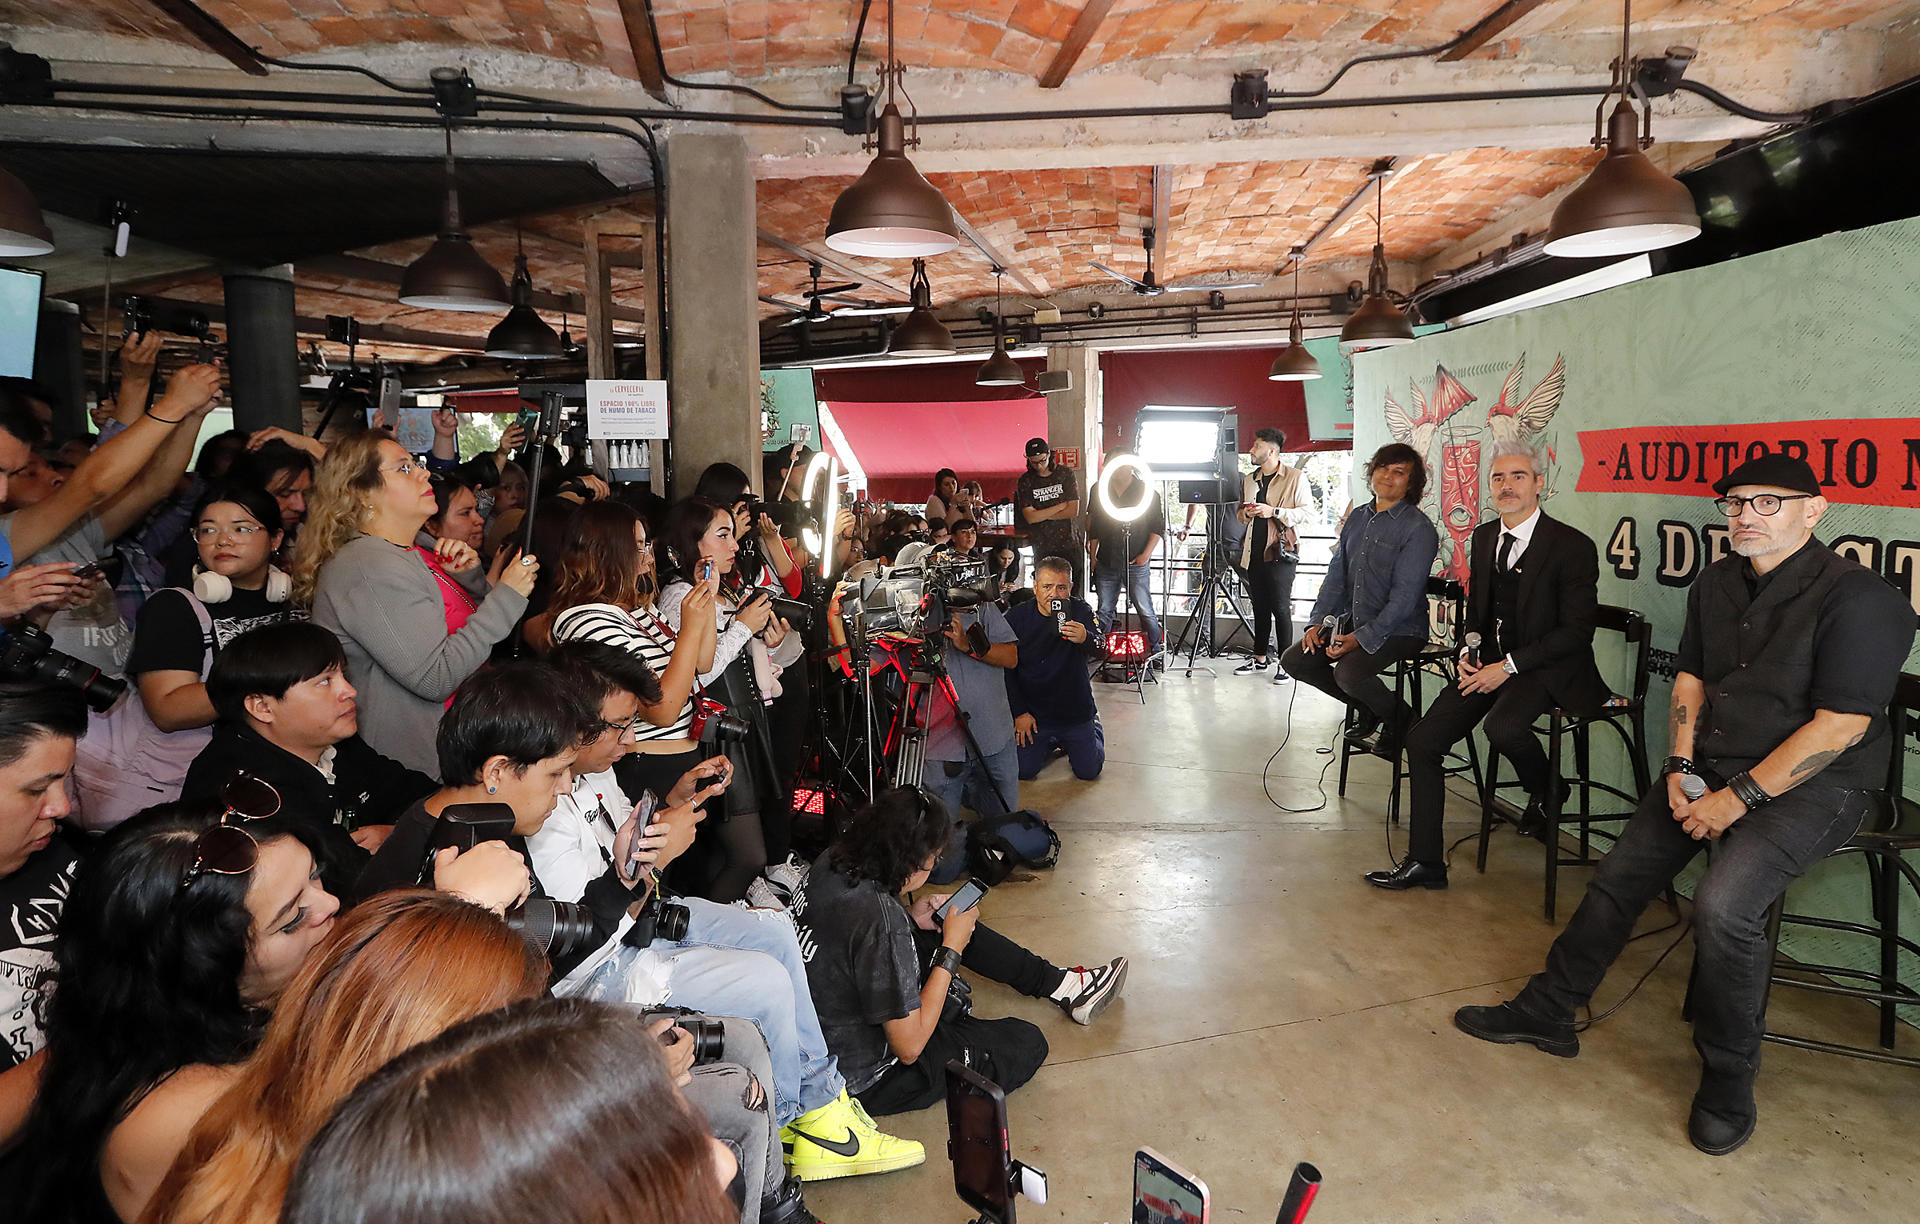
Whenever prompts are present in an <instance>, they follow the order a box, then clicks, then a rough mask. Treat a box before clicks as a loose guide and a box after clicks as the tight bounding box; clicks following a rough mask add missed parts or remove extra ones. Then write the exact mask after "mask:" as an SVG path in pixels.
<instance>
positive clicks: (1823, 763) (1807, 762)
mask: <svg viewBox="0 0 1920 1224" xmlns="http://www.w3.org/2000/svg"><path fill="white" fill-rule="evenodd" d="M1855 742H1858V741H1855ZM1839 759H1840V753H1839V752H1838V751H1832V750H1829V751H1827V752H1816V753H1814V754H1813V755H1812V756H1810V757H1807V758H1805V759H1803V760H1802V761H1801V762H1800V763H1799V764H1798V765H1795V766H1794V767H1793V775H1792V776H1793V777H1794V778H1805V777H1806V776H1808V775H1809V774H1817V773H1819V772H1820V771H1821V770H1823V769H1825V768H1826V767H1827V766H1829V765H1831V764H1833V763H1834V762H1835V761H1837V760H1839Z"/></svg>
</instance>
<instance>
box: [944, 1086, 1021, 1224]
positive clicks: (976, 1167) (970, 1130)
mask: <svg viewBox="0 0 1920 1224" xmlns="http://www.w3.org/2000/svg"><path fill="white" fill-rule="evenodd" d="M947 1159H949V1160H951V1161H952V1162H953V1190H954V1193H955V1194H958V1195H959V1196H960V1201H961V1202H963V1203H965V1204H966V1205H967V1206H969V1207H971V1208H973V1209H974V1210H975V1211H977V1212H979V1213H980V1217H981V1219H983V1220H988V1221H994V1222H996V1224H1014V1218H1013V1214H1014V1213H1013V1152H1012V1148H1011V1146H1010V1144H1009V1142H1008V1139H1007V1094H1006V1093H1004V1092H1002V1091H1001V1090H1000V1086H999V1085H998V1084H996V1083H994V1082H993V1081H992V1080H990V1079H988V1078H987V1077H986V1076H984V1075H981V1074H980V1073H979V1072H978V1071H975V1070H973V1069H972V1068H970V1067H967V1066H965V1065H964V1064H962V1063H961V1062H959V1061H958V1060H957V1059H956V1060H954V1061H952V1062H949V1063H948V1064H947Z"/></svg>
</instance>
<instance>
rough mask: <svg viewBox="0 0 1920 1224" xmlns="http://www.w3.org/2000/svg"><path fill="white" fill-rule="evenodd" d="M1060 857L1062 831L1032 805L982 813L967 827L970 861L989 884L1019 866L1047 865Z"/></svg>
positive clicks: (974, 872) (996, 882)
mask: <svg viewBox="0 0 1920 1224" xmlns="http://www.w3.org/2000/svg"><path fill="white" fill-rule="evenodd" d="M1059 860H1060V835H1059V834H1058V833H1055V832H1054V831H1053V826H1052V825H1049V824H1048V823H1047V822H1046V818H1045V817H1043V816H1041V815H1040V814H1039V813H1038V812H1035V811H1033V810H1031V809H1029V808H1021V809H1020V810H1019V811H1017V812H1008V813H1007V814H1005V815H1004V816H982V817H981V818H980V819H978V820H976V821H974V822H973V824H972V825H971V826H970V827H969V828H968V829H967V864H968V866H969V867H971V868H972V870H973V874H974V875H976V876H978V877H979V878H980V880H981V882H982V883H984V884H987V885H988V886H992V885H996V884H999V883H1000V882H1001V881H1003V880H1005V879H1006V878H1007V876H1009V875H1010V874H1012V872H1013V869H1014V868H1016V867H1034V868H1046V867H1051V866H1053V865H1054V864H1055V863H1056V862H1058V861H1059Z"/></svg>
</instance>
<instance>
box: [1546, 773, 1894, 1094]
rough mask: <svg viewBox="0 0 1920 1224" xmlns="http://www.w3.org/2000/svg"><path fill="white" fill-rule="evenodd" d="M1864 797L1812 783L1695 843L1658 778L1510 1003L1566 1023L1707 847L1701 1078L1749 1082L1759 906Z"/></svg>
mask: <svg viewBox="0 0 1920 1224" xmlns="http://www.w3.org/2000/svg"><path fill="white" fill-rule="evenodd" d="M1707 764H1709V765H1711V764H1713V762H1711V761H1709V762H1707ZM1872 798H1873V796H1872V793H1871V792H1869V791H1864V790H1844V789H1842V788H1840V787H1837V786H1822V785H1820V783H1819V781H1818V780H1817V779H1816V780H1814V781H1812V782H1807V783H1803V784H1802V785H1800V786H1797V787H1795V788H1794V789H1792V790H1790V791H1788V792H1786V793H1785V794H1783V795H1781V796H1780V797H1779V798H1778V799H1775V800H1774V801H1773V802H1772V803H1769V804H1767V805H1766V806H1765V807H1762V808H1760V809H1758V810H1756V811H1752V812H1749V813H1747V814H1746V815H1745V816H1742V817H1741V818H1740V819H1739V820H1737V821H1735V822H1734V823H1733V824H1732V825H1731V826H1729V827H1728V829H1727V831H1726V833H1724V834H1723V835H1722V836H1721V838H1720V840H1719V841H1717V842H1704V841H1695V840H1693V838H1692V837H1691V836H1689V835H1688V834H1687V833H1686V832H1685V831H1684V830H1683V829H1682V828H1681V827H1680V822H1679V821H1677V820H1675V819H1674V818H1673V812H1672V811H1671V810H1670V809H1669V808H1668V806H1667V787H1666V781H1665V779H1661V780H1660V781H1659V782H1658V783H1657V784H1656V785H1655V786H1654V788H1653V789H1652V790H1650V791H1648V792H1647V794H1646V796H1645V797H1644V798H1642V799H1641V800H1640V806H1639V808H1638V809H1636V810H1635V811H1634V813H1633V818H1632V819H1631V820H1629V821H1628V822H1627V827H1626V828H1625V829H1624V830H1622V831H1621V834H1620V840H1619V841H1618V842H1616V843H1615V844H1614V847H1613V849H1612V850H1611V851H1609V852H1608V853H1607V856H1606V857H1605V858H1604V859H1602V860H1600V866H1599V868H1598V870H1596V871H1595V872H1594V877H1593V882H1592V883H1591V884H1589V885H1587V895H1586V896H1585V897H1583V898H1581V901H1580V908H1579V909H1577V910H1575V911H1574V914H1573V918H1572V919H1571V920H1570V921H1568V923H1567V929H1566V930H1564V931H1562V932H1560V937H1559V938H1558V939H1556V940H1554V941H1553V948H1552V949H1551V950H1550V951H1549V952H1548V953H1547V967H1546V970H1545V972H1543V973H1537V974H1535V975H1534V977H1533V979H1532V980H1531V981H1529V982H1528V983H1527V986H1526V989H1524V990H1522V991H1521V992H1520V994H1519V997H1518V998H1516V999H1515V1000H1514V1004H1515V1006H1517V1007H1519V1008H1520V1009H1521V1010H1523V1011H1525V1012H1527V1013H1529V1014H1531V1015H1534V1016H1538V1017H1541V1018H1543V1019H1548V1020H1572V1019H1573V1018H1574V1012H1575V1010H1576V1009H1577V1008H1580V1007H1583V1006H1585V1005H1586V1004H1587V1002H1588V1001H1589V1000H1591V999H1592V998H1593V992H1594V991H1595V990H1596V989H1598V988H1599V985H1600V982H1601V979H1603V978H1604V977H1606V974H1607V970H1608V968H1610V967H1611V966H1612V964H1613V962H1614V959H1615V958H1616V957H1618V956H1619V955H1620V950H1621V949H1622V948H1624V947H1626V944H1627V939H1628V937H1629V936H1631V935H1632V934H1633V927H1634V923H1635V922H1637V921H1638V920H1639V918H1640V914H1641V912H1642V911H1643V910H1645V909H1646V908H1647V906H1648V904H1649V903H1651V902H1652V901H1653V899H1654V898H1655V897H1657V896H1659V895H1660V893H1661V891H1662V890H1664V889H1665V888H1666V887H1667V885H1668V884H1669V883H1671V882H1672V880H1673V877H1674V876H1675V875H1677V874H1678V873H1679V871H1680V869H1681V868H1682V867H1685V866H1686V865H1687V864H1688V863H1689V862H1691V861H1693V857H1694V856H1695V855H1696V854H1699V853H1700V851H1701V850H1702V849H1704V848H1706V847H1707V846H1709V845H1711V846H1712V847H1713V851H1712V856H1711V858H1710V860H1709V862H1708V864H1707V873H1706V875H1705V876H1703V877H1702V878H1701V880H1700V886H1699V887H1698V888H1697V889H1696V890H1695V891H1694V895H1693V942H1694V987H1693V1045H1694V1049H1696V1050H1698V1051H1699V1053H1700V1061H1701V1062H1702V1064H1704V1066H1705V1069H1706V1071H1707V1073H1708V1075H1710V1076H1714V1077H1717V1078H1718V1079H1720V1080H1722V1081H1723V1082H1732V1083H1741V1082H1744V1083H1748V1084H1750V1083H1752V1081H1753V1075H1754V1072H1755V1071H1756V1070H1757V1069H1758V1067H1759V1063H1760V1041H1761V1034H1762V1032H1763V1031H1764V1029H1765V1027H1766V999H1767V977H1768V974H1769V973H1770V972H1771V969H1772V966H1771V963H1770V962H1769V960H1768V957H1767V939H1766V926H1767V911H1768V910H1769V909H1771V908H1772V907H1773V903H1774V901H1775V900H1776V899H1778V898H1779V896H1780V895H1781V894H1782V893H1784V892H1785V891H1786V890H1787V885H1789V884H1791V883H1792V882H1793V881H1795V880H1797V879H1799V878H1800V877H1801V876H1802V875H1804V874H1805V873H1806V871H1807V869H1808V868H1809V867H1811V866H1813V865H1814V864H1815V863H1817V862H1819V861H1820V860H1821V859H1823V858H1825V857H1826V856H1827V855H1829V854H1831V853H1832V852H1833V850H1834V849H1835V847H1837V846H1840V845H1841V844H1842V843H1844V842H1845V841H1846V840H1847V839H1848V838H1850V837H1852V836H1853V834H1854V832H1855V831H1856V830H1857V829H1859V827H1860V822H1861V820H1862V819H1863V818H1864V817H1865V816H1866V814H1867V811H1868V805H1869V803H1870V802H1871V801H1872Z"/></svg>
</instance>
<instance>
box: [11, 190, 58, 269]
mask: <svg viewBox="0 0 1920 1224" xmlns="http://www.w3.org/2000/svg"><path fill="white" fill-rule="evenodd" d="M51 250H53V231H52V230H50V229H48V228H47V219H46V218H45V217H44V216H42V215H41V214H40V204H39V202H38V201H37V200H35V199H34V198H33V193H32V192H31V191H28V190H27V185H26V184H25V183H23V182H21V181H20V180H19V179H17V178H15V177H13V175H11V174H8V173H7V172H6V171H5V170H0V255H13V256H31V255H45V254H47V253H48V252H49V251H51Z"/></svg>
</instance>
